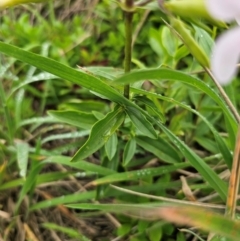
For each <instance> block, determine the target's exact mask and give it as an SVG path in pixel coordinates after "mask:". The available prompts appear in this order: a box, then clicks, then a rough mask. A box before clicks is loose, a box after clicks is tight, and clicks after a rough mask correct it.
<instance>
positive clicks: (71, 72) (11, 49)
mask: <svg viewBox="0 0 240 241" xmlns="http://www.w3.org/2000/svg"><path fill="white" fill-rule="evenodd" d="M0 52H1V53H4V54H6V55H8V56H11V57H14V58H16V59H18V60H20V61H23V62H25V63H28V64H30V65H32V66H35V67H37V68H39V69H41V70H44V71H47V72H48V73H51V74H54V75H56V76H58V77H60V78H62V79H65V80H68V81H70V82H72V83H75V84H77V85H81V86H83V87H85V88H87V89H89V90H91V91H93V92H95V93H98V94H99V95H101V96H104V97H106V98H108V99H109V100H111V101H114V102H116V103H119V104H126V105H129V103H131V102H130V101H129V100H127V99H126V98H124V97H123V96H122V95H121V94H120V93H119V92H118V91H117V90H115V89H113V88H112V87H110V86H109V85H108V84H106V83H104V82H103V81H102V80H100V79H99V78H96V77H95V76H93V75H91V74H88V73H85V72H80V71H78V70H76V69H73V68H71V67H68V66H66V65H64V64H61V63H59V62H57V61H55V60H52V59H49V58H46V57H43V56H40V55H38V54H34V53H31V52H29V51H26V50H23V49H20V48H18V47H15V46H13V45H10V44H6V43H3V42H0Z"/></svg>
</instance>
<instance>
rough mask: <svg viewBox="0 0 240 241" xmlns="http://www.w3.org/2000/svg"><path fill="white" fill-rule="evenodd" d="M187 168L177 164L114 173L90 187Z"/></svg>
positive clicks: (184, 164)
mask: <svg viewBox="0 0 240 241" xmlns="http://www.w3.org/2000/svg"><path fill="white" fill-rule="evenodd" d="M187 166H189V163H179V164H175V165H171V166H163V167H157V168H146V169H142V170H136V171H129V172H124V173H116V174H112V175H109V176H106V177H102V178H99V179H97V180H95V181H93V182H91V183H90V184H91V185H100V184H106V183H113V182H120V181H127V180H137V179H139V178H145V177H154V176H158V175H163V174H165V173H170V172H173V171H175V170H177V169H179V168H184V167H187Z"/></svg>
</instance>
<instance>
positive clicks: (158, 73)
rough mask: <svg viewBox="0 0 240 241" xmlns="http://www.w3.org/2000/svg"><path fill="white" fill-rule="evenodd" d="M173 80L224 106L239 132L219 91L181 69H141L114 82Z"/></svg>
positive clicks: (224, 110)
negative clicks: (200, 92)
mask: <svg viewBox="0 0 240 241" xmlns="http://www.w3.org/2000/svg"><path fill="white" fill-rule="evenodd" d="M146 79H147V80H159V81H161V80H166V79H167V80H173V81H179V82H182V83H185V84H187V85H190V86H192V87H194V88H196V89H198V90H200V91H202V92H203V93H205V94H207V95H208V96H209V97H211V98H212V99H213V100H214V101H215V102H216V103H218V105H219V106H220V107H221V108H222V111H223V113H224V115H225V116H226V117H227V118H228V120H229V122H230V124H231V127H232V129H233V131H234V133H237V128H238V125H237V121H236V119H235V118H234V116H233V115H232V113H231V111H230V110H229V108H228V106H227V105H226V104H225V102H224V100H223V99H222V98H221V97H220V96H219V95H218V93H217V91H215V90H214V89H212V88H211V87H209V86H208V85H207V84H205V83H204V82H203V81H201V80H200V79H197V78H195V77H192V76H190V75H188V74H185V73H183V72H180V71H176V70H171V69H164V68H161V69H148V70H140V71H135V72H132V73H128V74H125V75H123V76H121V77H120V78H117V79H116V80H115V81H114V82H115V83H116V84H130V83H135V82H138V81H141V80H146Z"/></svg>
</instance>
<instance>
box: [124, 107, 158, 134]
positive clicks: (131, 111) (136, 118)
mask: <svg viewBox="0 0 240 241" xmlns="http://www.w3.org/2000/svg"><path fill="white" fill-rule="evenodd" d="M125 111H126V113H127V114H128V116H129V117H130V119H131V121H132V122H133V124H134V125H135V126H136V127H137V128H138V130H139V131H140V132H142V133H143V134H144V135H146V136H148V137H150V138H153V139H156V138H157V133H156V131H155V130H154V128H153V126H152V124H151V123H150V122H149V121H148V120H147V119H146V117H145V116H144V115H143V114H142V113H141V112H140V111H139V110H138V109H137V108H135V107H132V106H126V108H125Z"/></svg>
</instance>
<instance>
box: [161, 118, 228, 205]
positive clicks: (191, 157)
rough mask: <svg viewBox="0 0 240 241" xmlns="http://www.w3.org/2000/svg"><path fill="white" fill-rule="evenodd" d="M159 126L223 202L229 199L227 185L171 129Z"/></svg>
mask: <svg viewBox="0 0 240 241" xmlns="http://www.w3.org/2000/svg"><path fill="white" fill-rule="evenodd" d="M158 126H159V127H160V128H161V129H162V131H164V133H165V134H166V135H167V136H168V138H169V139H170V140H171V141H172V142H173V143H174V144H175V145H176V147H177V148H178V149H179V150H180V151H181V152H182V154H183V155H184V156H185V158H187V160H188V161H189V162H190V163H191V164H192V166H193V167H194V168H196V169H197V171H198V172H199V173H200V174H201V175H202V176H203V178H204V179H205V180H206V181H207V182H208V183H209V184H210V185H211V186H212V187H213V188H214V190H216V191H217V192H218V194H219V195H220V197H221V198H222V200H223V201H226V199H227V184H226V183H225V182H224V181H223V180H222V179H220V178H219V177H218V175H217V174H216V173H215V172H214V171H213V170H212V169H211V168H210V167H209V166H208V165H207V164H206V163H205V162H204V160H203V159H202V158H200V157H199V156H198V155H197V154H195V153H194V152H193V151H192V150H191V149H190V148H189V147H188V146H187V145H186V144H185V143H184V142H183V141H181V140H180V139H179V138H178V137H176V136H175V135H174V134H173V133H172V132H171V131H170V130H169V129H167V128H166V127H165V126H163V125H162V124H161V123H160V122H158Z"/></svg>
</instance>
